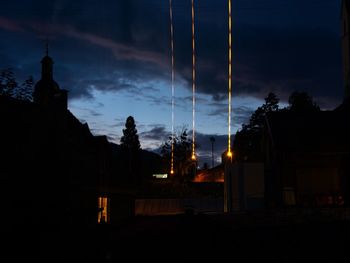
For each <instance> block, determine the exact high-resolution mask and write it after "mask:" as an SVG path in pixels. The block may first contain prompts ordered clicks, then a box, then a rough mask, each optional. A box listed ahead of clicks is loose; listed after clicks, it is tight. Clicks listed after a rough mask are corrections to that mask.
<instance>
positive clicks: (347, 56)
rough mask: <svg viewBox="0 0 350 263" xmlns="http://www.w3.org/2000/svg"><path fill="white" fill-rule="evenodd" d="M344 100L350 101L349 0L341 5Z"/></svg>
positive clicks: (344, 0) (345, 0)
mask: <svg viewBox="0 0 350 263" xmlns="http://www.w3.org/2000/svg"><path fill="white" fill-rule="evenodd" d="M341 20H342V48H343V76H344V85H345V90H344V102H347V103H349V101H350V0H343V1H342V7H341Z"/></svg>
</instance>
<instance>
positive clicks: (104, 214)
mask: <svg viewBox="0 0 350 263" xmlns="http://www.w3.org/2000/svg"><path fill="white" fill-rule="evenodd" d="M97 222H98V223H99V224H101V223H108V222H109V198H108V197H99V198H98V216H97Z"/></svg>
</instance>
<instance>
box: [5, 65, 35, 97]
mask: <svg viewBox="0 0 350 263" xmlns="http://www.w3.org/2000/svg"><path fill="white" fill-rule="evenodd" d="M33 85H34V80H33V77H32V76H29V77H28V79H26V80H25V81H24V82H23V83H22V84H18V82H17V81H16V78H15V76H14V73H13V71H12V69H11V68H7V69H3V70H1V72H0V95H3V96H6V97H11V98H15V99H19V100H24V101H32V100H33V95H32V94H33Z"/></svg>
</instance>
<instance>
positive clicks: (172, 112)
mask: <svg viewBox="0 0 350 263" xmlns="http://www.w3.org/2000/svg"><path fill="white" fill-rule="evenodd" d="M169 16H170V45H171V157H170V158H171V161H170V174H172V175H173V174H174V139H175V135H174V122H175V113H174V110H175V109H174V108H175V86H174V80H175V61H174V26H173V6H172V0H169Z"/></svg>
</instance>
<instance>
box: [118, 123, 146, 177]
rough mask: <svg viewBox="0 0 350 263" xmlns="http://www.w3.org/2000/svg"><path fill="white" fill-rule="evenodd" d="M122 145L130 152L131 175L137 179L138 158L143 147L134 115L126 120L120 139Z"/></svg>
mask: <svg viewBox="0 0 350 263" xmlns="http://www.w3.org/2000/svg"><path fill="white" fill-rule="evenodd" d="M120 142H121V146H122V148H123V150H124V151H127V153H128V163H129V177H130V179H131V180H135V179H136V174H137V166H136V163H137V161H138V160H137V159H138V154H139V151H140V149H141V145H140V141H139V136H138V135H137V129H136V124H135V120H134V118H133V117H132V116H129V117H128V118H127V119H126V122H125V129H123V136H122V137H121V139H120Z"/></svg>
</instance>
